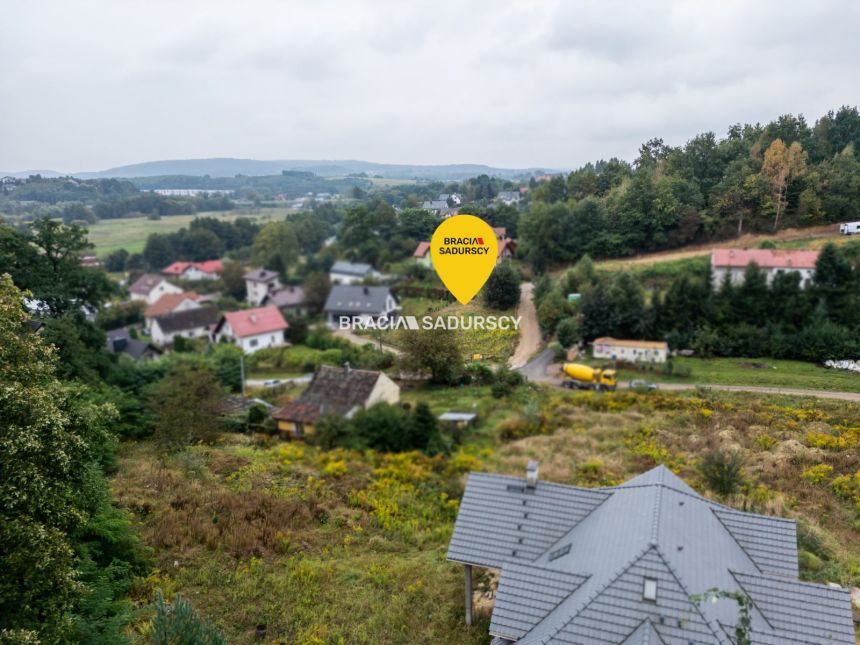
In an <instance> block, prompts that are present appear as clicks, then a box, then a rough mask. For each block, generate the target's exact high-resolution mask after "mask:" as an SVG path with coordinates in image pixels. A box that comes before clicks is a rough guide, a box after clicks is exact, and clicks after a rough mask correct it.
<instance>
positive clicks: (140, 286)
mask: <svg viewBox="0 0 860 645" xmlns="http://www.w3.org/2000/svg"><path fill="white" fill-rule="evenodd" d="M163 280H164V277H163V276H160V275H156V274H154V273H144V274H143V275H142V276H140V277H139V278H138V279H137V280H135V281H134V283H133V284H132V285H131V286H130V287H129V288H128V290H129V291H130V292H131V293H135V294H137V295H140V296H148V295H149V294H150V292H152V290H153V289H155V287H157V286H158V285H159V284H161V282H162V281H163Z"/></svg>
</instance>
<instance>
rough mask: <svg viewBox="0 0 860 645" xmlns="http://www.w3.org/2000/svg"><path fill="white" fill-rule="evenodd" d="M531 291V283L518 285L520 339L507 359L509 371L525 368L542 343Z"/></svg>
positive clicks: (532, 287)
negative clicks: (512, 353)
mask: <svg viewBox="0 0 860 645" xmlns="http://www.w3.org/2000/svg"><path fill="white" fill-rule="evenodd" d="M533 290H534V285H533V284H532V283H531V282H525V283H523V284H521V285H520V306H519V308H518V309H517V315H518V316H521V318H522V319H521V320H520V338H519V340H518V341H517V348H516V349H515V350H514V355H513V356H511V357H510V358H509V359H508V366H509V367H510V368H511V369H515V370H516V369H521V368H523V367H525V365H526V364H527V363H528V361H529V359H530V358H531V357H532V356H534V355H535V354H536V353H537V351H538V350H539V349H540V346H541V343H542V339H541V334H540V325H538V319H537V312H536V311H535V302H534V298H533V297H532V291H533Z"/></svg>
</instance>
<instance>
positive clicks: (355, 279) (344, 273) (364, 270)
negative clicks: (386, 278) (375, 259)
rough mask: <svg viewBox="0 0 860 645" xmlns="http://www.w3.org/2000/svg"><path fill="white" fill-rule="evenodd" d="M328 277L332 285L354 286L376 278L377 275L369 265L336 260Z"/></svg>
mask: <svg viewBox="0 0 860 645" xmlns="http://www.w3.org/2000/svg"><path fill="white" fill-rule="evenodd" d="M328 277H329V280H330V281H331V283H332V284H356V283H359V282H364V281H365V280H369V279H371V278H377V277H379V274H378V273H377V272H376V271H374V270H373V267H372V266H370V265H369V264H365V263H363V262H346V261H344V260H338V261H337V262H335V263H334V264H333V265H332V267H331V269H330V270H329V272H328Z"/></svg>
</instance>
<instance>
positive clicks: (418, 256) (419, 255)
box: [412, 242, 433, 268]
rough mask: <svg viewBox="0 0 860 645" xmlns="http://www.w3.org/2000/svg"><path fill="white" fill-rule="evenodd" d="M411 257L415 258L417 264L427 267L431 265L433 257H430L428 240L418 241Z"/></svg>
mask: <svg viewBox="0 0 860 645" xmlns="http://www.w3.org/2000/svg"><path fill="white" fill-rule="evenodd" d="M412 257H413V258H415V261H416V262H418V264H421V265H423V266H425V267H427V268H430V267H432V266H433V259H432V258H431V257H430V242H418V246H416V247H415V251H414V252H413V253H412Z"/></svg>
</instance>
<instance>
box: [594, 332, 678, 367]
mask: <svg viewBox="0 0 860 645" xmlns="http://www.w3.org/2000/svg"><path fill="white" fill-rule="evenodd" d="M591 354H592V356H594V358H606V359H609V360H613V361H626V362H628V363H665V362H666V359H667V358H668V356H669V345H668V344H667V343H666V342H665V341H662V340H619V339H617V338H612V337H610V336H603V337H601V338H595V339H594V341H593V342H592V345H591Z"/></svg>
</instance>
